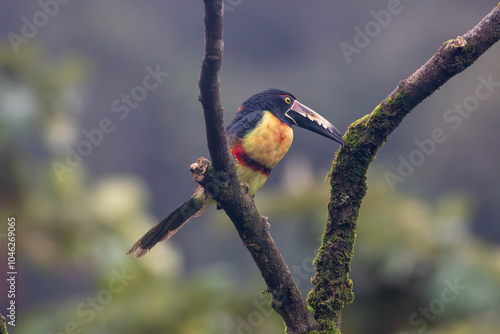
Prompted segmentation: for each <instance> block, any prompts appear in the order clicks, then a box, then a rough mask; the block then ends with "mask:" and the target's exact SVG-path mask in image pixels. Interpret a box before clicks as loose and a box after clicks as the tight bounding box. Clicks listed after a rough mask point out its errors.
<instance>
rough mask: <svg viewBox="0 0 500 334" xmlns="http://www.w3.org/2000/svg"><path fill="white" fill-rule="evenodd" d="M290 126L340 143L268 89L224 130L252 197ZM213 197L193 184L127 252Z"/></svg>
mask: <svg viewBox="0 0 500 334" xmlns="http://www.w3.org/2000/svg"><path fill="white" fill-rule="evenodd" d="M292 125H297V126H299V127H301V128H305V129H308V130H310V131H313V132H315V133H317V134H320V135H322V136H325V137H327V138H330V139H332V140H334V141H336V142H337V143H340V144H341V145H344V141H343V139H342V136H341V135H340V133H339V132H338V130H337V129H336V128H335V127H334V126H333V125H332V124H331V123H330V122H328V121H327V120H326V119H325V118H323V117H322V116H321V115H319V114H317V113H316V112H314V111H313V110H312V109H310V108H308V107H306V106H305V105H303V104H302V103H300V102H299V101H297V100H296V99H295V97H294V96H293V95H292V94H290V93H287V92H285V91H281V90H278V89H269V90H266V91H264V92H262V93H258V94H255V95H253V96H252V97H250V98H249V99H247V100H246V101H245V102H243V104H242V105H241V106H240V107H239V109H238V113H237V114H236V116H235V117H234V119H233V121H232V122H231V124H230V125H229V126H228V127H227V129H226V135H227V137H228V140H229V147H230V150H231V154H232V155H233V156H234V158H235V159H236V161H237V174H238V179H239V180H240V182H241V183H242V185H244V186H245V188H246V191H247V194H248V195H250V196H253V195H255V193H256V192H257V190H259V189H260V188H261V187H262V186H263V185H264V183H265V182H266V180H267V177H268V176H269V174H270V173H271V170H272V169H273V167H274V166H276V164H277V163H278V162H279V161H280V160H281V159H282V158H283V156H284V155H285V154H286V152H287V151H288V149H289V148H290V145H291V144H292V140H293V131H292ZM214 202H215V201H214V200H213V199H212V198H211V197H210V195H209V194H206V193H205V190H204V189H203V187H201V186H200V187H198V189H197V190H196V192H195V193H194V194H193V196H191V198H190V199H189V200H187V201H186V202H185V203H183V204H182V205H181V206H180V207H179V208H177V209H176V210H174V211H173V212H172V213H171V214H170V215H168V216H167V217H166V218H165V219H163V220H162V221H161V222H159V223H158V224H156V225H155V226H154V227H153V228H151V229H150V230H149V231H148V232H147V233H146V234H144V236H143V237H142V238H140V239H139V240H138V241H137V242H136V243H135V244H134V245H133V246H132V247H131V248H130V249H129V251H128V252H127V254H130V253H134V255H135V257H141V256H143V255H145V254H146V253H147V252H148V251H149V250H150V249H151V248H152V247H153V246H154V245H156V244H157V243H158V242H160V241H163V240H165V239H168V238H170V237H171V236H172V235H174V234H175V233H176V232H177V231H178V230H179V229H180V228H181V227H182V225H184V223H186V222H187V221H188V220H189V219H191V218H192V217H198V216H199V215H201V214H202V213H203V212H205V210H206V209H207V207H208V206H209V205H210V204H212V203H214Z"/></svg>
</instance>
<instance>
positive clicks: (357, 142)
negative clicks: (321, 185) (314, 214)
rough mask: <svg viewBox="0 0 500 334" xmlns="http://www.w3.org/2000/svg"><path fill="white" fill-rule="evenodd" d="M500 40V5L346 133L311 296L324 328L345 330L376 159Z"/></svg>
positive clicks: (335, 163)
mask: <svg viewBox="0 0 500 334" xmlns="http://www.w3.org/2000/svg"><path fill="white" fill-rule="evenodd" d="M499 38H500V8H499V7H496V8H495V9H493V11H492V12H491V13H490V14H488V15H487V16H486V17H485V18H484V19H483V20H482V21H481V22H480V23H479V24H478V25H477V26H475V27H474V28H473V29H472V30H470V31H469V32H468V33H466V34H465V35H463V36H460V37H457V38H456V39H454V40H451V41H448V42H446V43H444V44H443V46H442V47H441V48H439V50H438V51H437V52H436V54H434V56H433V57H432V58H431V59H429V61H427V63H426V64H425V65H423V66H422V67H421V68H419V69H418V70H417V71H416V72H415V73H414V74H413V75H411V76H410V77H409V78H408V79H406V80H403V81H401V82H400V83H399V85H398V87H397V88H396V89H395V90H394V91H393V92H392V93H391V94H390V95H389V96H388V97H387V98H386V99H385V100H384V101H382V102H381V103H380V105H378V106H377V107H376V108H375V110H373V111H372V112H371V113H370V114H369V115H366V116H365V117H363V118H361V119H359V120H358V121H356V122H354V123H353V124H351V126H350V127H349V129H348V131H347V133H346V135H345V136H344V139H345V142H346V145H345V147H344V148H342V149H341V150H340V151H339V152H337V155H336V157H335V159H334V161H333V164H332V170H331V181H330V185H331V198H330V202H329V205H328V211H329V217H328V222H327V226H326V229H325V233H324V235H323V240H322V245H321V247H320V250H319V251H318V256H317V258H316V260H315V264H316V274H315V276H314V278H313V284H314V288H313V290H312V291H311V292H310V294H309V296H308V302H309V304H310V306H311V307H312V308H313V309H314V314H315V318H316V320H317V321H318V322H319V324H320V327H321V329H322V330H327V329H330V330H332V329H334V328H340V320H341V319H340V312H341V310H342V308H343V307H344V305H346V304H348V303H350V302H352V301H353V299H354V295H353V292H352V281H351V280H350V279H349V272H350V269H351V268H350V265H351V260H352V255H353V248H354V241H355V238H356V232H355V229H356V221H357V219H358V212H359V208H360V205H361V201H362V199H363V197H364V196H365V193H366V190H367V186H366V182H365V181H366V173H367V171H368V167H369V166H370V163H371V162H372V161H373V159H374V158H375V156H376V154H377V152H378V150H379V149H380V148H381V147H382V145H383V144H384V143H385V142H386V141H387V138H388V136H389V134H391V133H392V131H394V129H396V128H397V127H398V126H399V124H400V123H401V121H402V120H403V118H404V117H405V116H406V115H408V114H409V113H410V112H411V111H412V110H413V109H414V108H415V107H416V106H417V105H418V104H419V103H420V102H422V101H423V100H424V99H425V98H427V97H428V96H430V95H431V94H432V93H433V92H434V91H436V90H437V89H438V88H439V87H441V86H442V85H443V84H444V83H446V82H447V81H448V80H449V79H450V78H452V77H453V76H454V75H456V74H458V73H460V72H462V71H463V70H465V69H466V68H467V67H469V66H470V65H472V63H473V62H474V61H475V60H476V59H477V58H478V57H479V56H481V55H482V54H483V53H484V52H485V51H486V50H488V49H489V48H490V47H491V46H492V45H493V44H494V43H496V42H497V41H498V40H499Z"/></svg>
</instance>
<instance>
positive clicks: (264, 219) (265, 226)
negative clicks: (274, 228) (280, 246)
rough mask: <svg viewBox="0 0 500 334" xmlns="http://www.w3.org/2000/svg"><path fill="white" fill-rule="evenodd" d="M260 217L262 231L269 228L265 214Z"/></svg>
mask: <svg viewBox="0 0 500 334" xmlns="http://www.w3.org/2000/svg"><path fill="white" fill-rule="evenodd" d="M260 219H261V220H262V223H263V224H264V231H269V228H270V227H271V224H269V221H268V220H269V218H268V217H266V216H260Z"/></svg>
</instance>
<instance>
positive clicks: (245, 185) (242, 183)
mask: <svg viewBox="0 0 500 334" xmlns="http://www.w3.org/2000/svg"><path fill="white" fill-rule="evenodd" d="M241 187H242V188H243V190H244V191H245V194H248V191H249V190H250V186H249V185H248V183H245V182H241Z"/></svg>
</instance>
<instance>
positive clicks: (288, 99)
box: [285, 96, 292, 104]
mask: <svg viewBox="0 0 500 334" xmlns="http://www.w3.org/2000/svg"><path fill="white" fill-rule="evenodd" d="M285 102H286V103H287V104H290V103H292V99H291V98H289V97H288V96H287V97H285Z"/></svg>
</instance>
